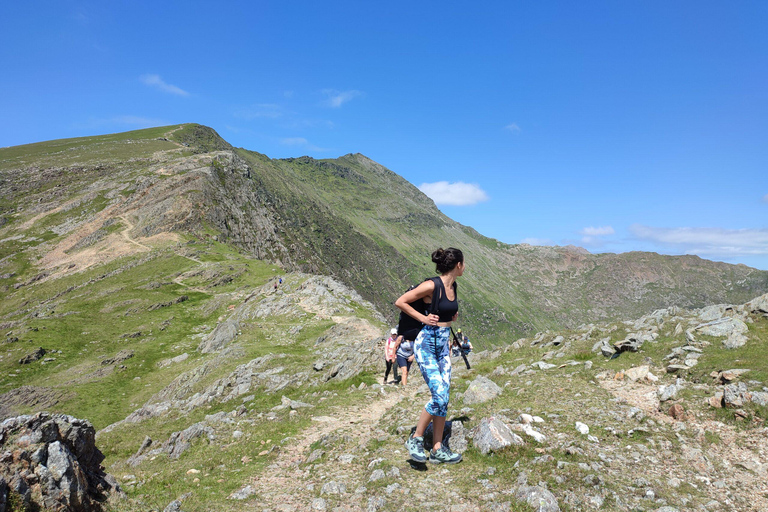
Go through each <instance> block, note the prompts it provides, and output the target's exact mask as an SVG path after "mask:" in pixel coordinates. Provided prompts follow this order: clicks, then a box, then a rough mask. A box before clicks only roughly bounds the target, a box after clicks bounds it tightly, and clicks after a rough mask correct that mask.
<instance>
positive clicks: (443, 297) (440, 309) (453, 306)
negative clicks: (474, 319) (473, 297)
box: [427, 278, 459, 322]
mask: <svg viewBox="0 0 768 512" xmlns="http://www.w3.org/2000/svg"><path fill="white" fill-rule="evenodd" d="M434 281H435V286H437V287H438V288H439V289H438V290H437V297H438V299H437V315H438V316H439V317H440V320H439V321H440V322H450V321H451V320H453V316H454V315H455V314H456V313H458V312H459V297H458V295H457V294H456V282H455V281H454V283H453V300H448V297H447V294H446V293H445V285H444V284H443V280H442V279H439V278H438V279H435V280H434ZM427 308H428V309H430V308H429V305H427Z"/></svg>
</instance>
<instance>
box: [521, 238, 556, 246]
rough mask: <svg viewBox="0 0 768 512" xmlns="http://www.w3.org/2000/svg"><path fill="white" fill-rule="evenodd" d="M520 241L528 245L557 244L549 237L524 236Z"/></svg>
mask: <svg viewBox="0 0 768 512" xmlns="http://www.w3.org/2000/svg"><path fill="white" fill-rule="evenodd" d="M520 243H521V244H528V245H555V242H553V241H552V240H550V239H548V238H523V239H522V240H521V241H520Z"/></svg>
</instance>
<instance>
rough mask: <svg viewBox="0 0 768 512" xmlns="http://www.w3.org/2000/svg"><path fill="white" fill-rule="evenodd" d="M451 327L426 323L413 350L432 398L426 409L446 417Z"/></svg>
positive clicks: (448, 391) (449, 381)
mask: <svg viewBox="0 0 768 512" xmlns="http://www.w3.org/2000/svg"><path fill="white" fill-rule="evenodd" d="M450 337H451V328H450V327H433V326H431V325H425V326H424V328H422V329H421V332H419V335H418V336H416V341H415V342H414V347H413V351H414V353H415V354H416V361H417V362H418V363H419V369H420V370H421V375H422V376H423V377H424V381H426V383H427V386H429V391H430V392H431V393H432V399H431V400H430V401H429V402H427V405H426V406H425V407H424V409H425V410H426V411H427V413H429V414H431V415H432V416H441V417H443V418H444V417H445V416H446V414H447V413H448V397H449V395H450V392H451V356H450V350H449V347H450Z"/></svg>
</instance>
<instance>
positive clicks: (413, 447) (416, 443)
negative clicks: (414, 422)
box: [405, 436, 427, 462]
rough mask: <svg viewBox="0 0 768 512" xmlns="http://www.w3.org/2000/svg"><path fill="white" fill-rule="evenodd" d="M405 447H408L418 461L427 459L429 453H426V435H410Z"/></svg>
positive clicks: (412, 456)
mask: <svg viewBox="0 0 768 512" xmlns="http://www.w3.org/2000/svg"><path fill="white" fill-rule="evenodd" d="M405 447H406V448H408V453H410V454H411V458H412V459H413V460H415V461H416V462H426V461H427V454H426V453H424V437H413V436H409V437H408V440H407V441H406V442H405Z"/></svg>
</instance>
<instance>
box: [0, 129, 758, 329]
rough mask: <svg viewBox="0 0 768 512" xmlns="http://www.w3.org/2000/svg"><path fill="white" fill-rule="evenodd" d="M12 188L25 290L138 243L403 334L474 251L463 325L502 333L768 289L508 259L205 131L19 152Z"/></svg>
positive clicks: (11, 262) (363, 189)
mask: <svg viewBox="0 0 768 512" xmlns="http://www.w3.org/2000/svg"><path fill="white" fill-rule="evenodd" d="M0 173H2V174H1V176H2V188H0V201H2V205H3V206H2V208H3V210H2V213H1V214H0V218H1V219H2V220H0V223H1V225H2V228H0V229H2V236H3V242H2V246H0V247H2V251H3V254H4V255H6V256H10V257H7V258H6V259H5V260H3V265H4V267H3V268H0V271H2V275H3V276H10V277H5V278H4V279H3V280H0V284H5V285H6V286H9V287H13V286H16V285H19V284H23V283H24V282H25V281H28V280H30V279H32V278H37V279H38V280H46V279H56V278H57V277H59V276H62V275H65V274H71V273H73V272H75V273H76V272H78V271H81V270H82V269H84V268H89V267H91V266H93V265H95V264H100V263H104V262H107V261H111V260H113V259H114V258H118V257H121V256H123V255H126V254H133V253H138V252H142V251H145V250H147V247H142V244H141V243H138V242H136V241H134V240H132V239H131V238H130V237H133V238H135V239H139V238H143V239H146V240H149V241H151V240H182V239H187V238H188V237H193V238H195V239H200V240H214V239H215V240H216V241H218V242H221V243H226V244H228V245H230V246H232V247H235V248H237V249H238V250H241V251H244V252H245V253H246V254H250V255H252V256H253V257H255V258H258V259H261V260H264V261H272V262H274V263H276V264H279V265H281V266H283V267H284V268H286V269H288V270H294V271H303V272H312V273H319V274H328V275H333V276H335V277H336V278H338V279H339V280H341V281H342V282H344V283H346V284H347V285H349V286H351V287H353V288H354V289H356V290H358V291H359V293H361V294H362V296H363V297H365V298H366V299H368V300H370V301H371V302H372V303H373V304H375V305H376V306H377V307H378V308H379V309H380V310H381V311H382V312H383V313H384V314H385V315H387V316H388V317H389V318H390V319H392V318H394V310H393V308H392V307H391V306H390V305H391V304H392V302H393V300H394V298H395V297H397V296H398V294H399V293H401V292H402V290H404V289H405V288H407V287H408V286H409V285H411V284H413V283H417V282H419V281H421V280H422V279H424V278H426V277H428V276H430V275H432V274H433V271H434V269H433V268H431V265H429V264H427V263H428V262H429V254H430V253H431V251H432V250H434V249H435V248H437V247H440V246H456V247H460V248H462V250H463V251H464V252H465V254H466V255H467V258H468V262H469V263H470V266H469V271H468V272H467V275H466V276H465V277H464V278H463V279H462V284H461V291H460V293H461V298H462V303H463V307H462V319H461V321H462V323H463V324H464V325H466V326H468V327H470V328H472V329H474V330H475V331H478V332H482V333H488V334H491V333H497V334H502V333H508V334H525V333H532V332H535V331H537V330H541V329H546V328H556V327H568V326H575V325H578V324H581V323H584V322H589V321H594V320H606V319H612V318H623V317H630V316H637V315H640V314H643V313H647V312H649V311H652V310H654V309H658V308H662V307H667V306H671V305H676V306H681V307H701V306H704V305H706V304H710V303H718V302H744V301H746V300H749V299H750V298H751V297H753V296H755V295H758V294H759V293H761V292H763V291H765V290H766V289H768V272H764V271H758V270H755V269H751V268H748V267H745V266H743V265H728V264H725V263H716V262H711V261H707V260H702V259H700V258H698V257H696V256H661V255H658V254H655V253H640V252H632V253H624V254H596V255H593V254H589V253H587V252H586V251H584V250H583V249H581V248H576V247H571V246H569V247H534V246H529V245H526V244H520V245H508V244H504V243H501V242H499V241H497V240H494V239H490V238H487V237H484V236H482V235H481V234H479V233H478V232H477V231H475V230H474V229H472V228H470V227H467V226H463V225H461V224H459V223H457V222H455V221H453V220H451V219H450V218H448V217H446V216H445V215H444V214H442V213H441V212H440V211H439V210H438V209H437V207H436V206H435V204H434V203H433V202H432V200H430V199H429V198H428V197H427V196H425V195H424V194H423V193H422V192H420V191H419V190H418V189H417V188H416V187H415V186H413V185H412V184H410V183H408V182H407V181H406V180H404V179H403V178H402V177H400V176H399V175H397V174H396V173H394V172H392V171H390V170H388V169H386V168H385V167H383V166H381V165H379V164H377V163H376V162H374V161H373V160H371V159H369V158H367V157H365V156H364V155H361V154H349V155H345V156H342V157H340V158H336V159H326V160H315V159H313V158H310V157H300V158H289V159H278V160H275V159H270V158H268V157H266V156H265V155H262V154H259V153H256V152H253V151H248V150H245V149H240V148H233V147H231V146H230V145H229V144H228V143H227V142H226V141H224V140H223V139H222V138H221V137H219V135H218V134H217V133H216V132H215V131H214V130H212V129H210V128H207V127H204V126H200V125H195V124H185V125H178V126H170V127H162V128H153V129H148V130H140V131H135V132H127V133H121V134H115V135H107V136H99V137H87V138H78V139H67V140H59V141H51V142H44V143H38V144H30V145H27V146H18V147H12V148H4V149H2V150H0ZM126 229H127V231H126ZM142 243H143V242H142ZM149 245H151V244H149ZM43 275H44V276H43ZM40 276H43V277H40Z"/></svg>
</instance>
